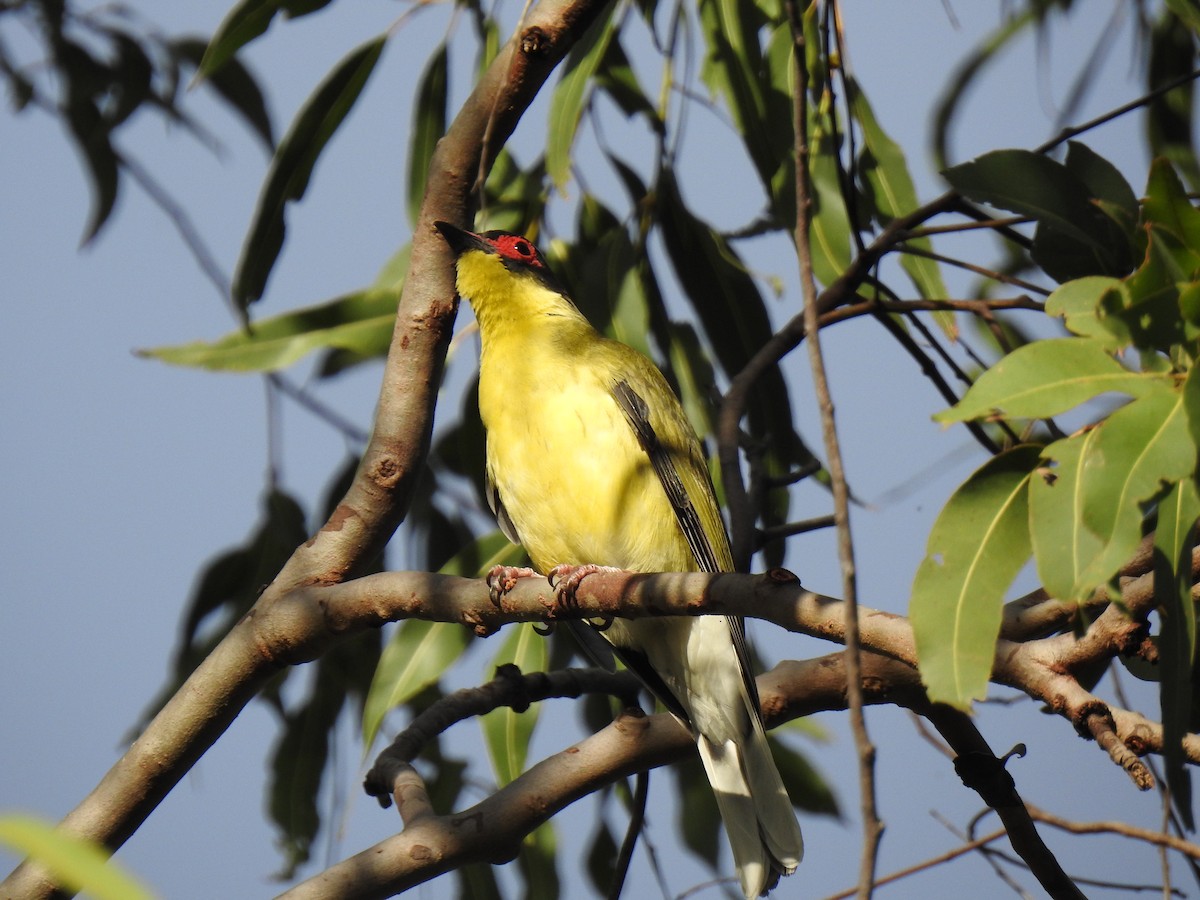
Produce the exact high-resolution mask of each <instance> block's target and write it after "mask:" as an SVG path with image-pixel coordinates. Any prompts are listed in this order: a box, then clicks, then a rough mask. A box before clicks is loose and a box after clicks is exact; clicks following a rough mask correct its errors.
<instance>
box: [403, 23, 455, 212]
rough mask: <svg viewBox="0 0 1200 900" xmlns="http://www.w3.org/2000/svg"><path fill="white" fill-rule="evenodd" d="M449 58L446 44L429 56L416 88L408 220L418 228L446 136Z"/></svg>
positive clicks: (411, 144) (409, 155) (409, 176)
mask: <svg viewBox="0 0 1200 900" xmlns="http://www.w3.org/2000/svg"><path fill="white" fill-rule="evenodd" d="M449 69H450V55H449V51H448V48H447V47H446V43H445V42H444V41H443V42H442V44H441V45H440V46H439V47H438V49H437V50H436V51H435V52H434V54H433V56H432V57H430V59H429V63H428V64H427V65H426V66H425V72H424V73H423V74H422V75H421V81H420V83H419V84H418V85H417V96H416V102H415V103H414V104H413V125H412V140H411V142H410V144H409V149H408V221H409V222H410V223H411V224H412V225H413V227H414V228H415V227H416V224H417V219H418V218H419V216H420V214H421V203H422V202H423V201H424V199H425V179H426V177H427V176H428V174H429V161H430V160H431V159H432V158H433V151H434V148H436V147H437V142H438V141H439V140H441V138H442V135H444V134H445V133H446V91H447V84H448V81H449Z"/></svg>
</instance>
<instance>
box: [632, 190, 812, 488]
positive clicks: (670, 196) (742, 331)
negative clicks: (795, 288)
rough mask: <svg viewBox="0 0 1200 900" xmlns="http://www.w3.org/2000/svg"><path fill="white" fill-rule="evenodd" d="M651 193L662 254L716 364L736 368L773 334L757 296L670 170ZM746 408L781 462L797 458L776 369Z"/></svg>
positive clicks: (741, 268) (784, 387) (758, 386)
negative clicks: (664, 250)
mask: <svg viewBox="0 0 1200 900" xmlns="http://www.w3.org/2000/svg"><path fill="white" fill-rule="evenodd" d="M656 196H657V199H658V200H659V216H660V221H661V222H662V236H663V242H664V244H665V245H666V248H667V255H668V256H669V257H670V259H671V264H672V267H673V268H674V271H675V274H676V275H677V276H678V278H679V280H680V283H681V284H682V285H683V288H684V291H685V292H686V294H687V296H688V299H689V301H690V302H691V303H692V305H693V307H694V308H695V310H696V312H697V314H698V315H699V317H700V321H701V323H702V325H703V328H704V335H705V337H706V338H707V339H708V341H709V342H710V343H711V345H712V347H713V350H714V351H715V353H716V356H717V359H718V361H719V362H720V364H721V368H722V369H723V370H724V371H725V372H726V373H727V374H733V373H737V372H740V371H741V370H742V368H744V367H745V365H746V363H747V362H749V360H750V358H751V357H752V356H753V355H754V354H755V353H757V352H758V350H759V349H760V348H761V347H762V346H763V345H764V344H765V343H766V342H767V340H768V339H769V338H770V336H771V334H772V333H773V330H772V328H771V324H770V319H769V317H768V315H767V310H766V305H765V303H764V302H763V297H762V294H761V292H760V291H759V289H758V286H757V285H756V284H755V282H754V279H753V278H751V277H750V275H749V273H748V272H747V271H746V269H745V267H744V265H743V264H742V262H741V260H740V259H739V257H738V255H737V253H736V252H735V251H734V249H733V248H732V246H730V244H729V242H728V241H726V240H725V239H724V238H722V237H721V236H720V235H719V234H717V232H716V231H714V230H713V229H712V228H711V227H710V226H709V225H707V224H706V223H704V222H702V221H700V220H699V219H698V218H696V217H695V216H694V215H693V214H692V213H691V211H690V210H689V209H688V208H687V206H686V204H685V203H684V202H683V198H682V196H681V195H680V193H679V189H678V185H677V184H676V182H675V180H674V176H673V173H671V172H670V171H669V170H668V171H666V172H664V173H663V174H662V176H661V177H660V179H659V192H658V194H657V195H656ZM748 412H749V419H750V430H751V432H752V433H753V434H756V435H769V436H770V439H771V444H772V447H773V448H774V452H775V453H777V454H779V458H780V459H781V460H788V461H790V460H794V459H797V458H798V457H799V450H798V447H799V438H798V436H797V435H796V434H795V432H794V430H793V429H792V427H791V422H792V412H791V402H790V400H789V398H788V389H787V385H786V383H785V382H784V380H783V376H782V374H781V373H780V371H779V369H778V367H774V366H773V367H771V368H770V369H768V370H767V371H766V372H764V373H763V375H762V376H761V377H760V378H759V380H758V382H757V384H756V385H755V389H754V391H753V392H752V395H751V398H750V403H749V410H748ZM785 468H786V465H785Z"/></svg>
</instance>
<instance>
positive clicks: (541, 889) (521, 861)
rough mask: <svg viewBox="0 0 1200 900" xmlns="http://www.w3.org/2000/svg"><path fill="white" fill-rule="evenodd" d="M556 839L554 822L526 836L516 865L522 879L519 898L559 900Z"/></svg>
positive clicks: (547, 823) (541, 826)
mask: <svg viewBox="0 0 1200 900" xmlns="http://www.w3.org/2000/svg"><path fill="white" fill-rule="evenodd" d="M557 851H558V837H557V835H556V834H555V831H554V822H553V821H550V822H546V823H544V824H542V825H539V826H538V827H537V828H535V829H534V830H533V831H532V832H531V833H530V834H527V835H525V837H524V838H523V839H522V841H521V849H520V852H519V853H518V854H517V865H518V867H519V868H520V870H521V876H522V877H523V878H524V879H525V891H524V893H523V894H522V896H524V897H527V898H529V900H558V896H559V878H558V852H557Z"/></svg>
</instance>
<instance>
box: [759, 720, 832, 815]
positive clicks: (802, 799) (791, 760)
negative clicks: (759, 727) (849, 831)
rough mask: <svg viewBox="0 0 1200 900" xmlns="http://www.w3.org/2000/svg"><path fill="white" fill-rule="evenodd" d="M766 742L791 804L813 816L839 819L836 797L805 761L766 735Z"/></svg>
mask: <svg viewBox="0 0 1200 900" xmlns="http://www.w3.org/2000/svg"><path fill="white" fill-rule="evenodd" d="M767 743H769V744H770V745H771V756H773V757H774V758H775V766H776V768H778V769H779V776H780V777H781V778H782V779H783V784H784V786H785V787H786V788H787V789H788V796H789V797H791V798H792V805H793V806H795V807H796V808H797V809H802V810H804V811H805V812H808V813H813V814H814V815H823V816H833V817H834V818H841V815H842V813H841V810H840V809H839V808H838V802H837V795H836V794H834V792H833V788H832V787H831V786H830V784H829V782H827V781H826V780H825V779H824V778H822V777H821V773H820V772H818V771H817V770H816V768H815V767H814V766H813V764H812V763H811V762H809V761H808V758H807V757H806V756H805V755H804V754H803V753H801V752H800V751H799V750H794V749H792V748H791V747H789V746H788V745H787V744H785V743H784V742H783V741H781V740H777V739H776V738H775V737H774V736H773V735H767Z"/></svg>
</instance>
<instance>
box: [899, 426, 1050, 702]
mask: <svg viewBox="0 0 1200 900" xmlns="http://www.w3.org/2000/svg"><path fill="white" fill-rule="evenodd" d="M1040 456H1041V448H1040V447H1035V446H1030V445H1023V446H1020V447H1014V448H1013V449H1012V450H1009V451H1008V452H1006V453H1003V454H1001V455H1000V456H997V457H995V458H994V459H991V460H989V461H988V462H987V463H985V464H984V465H983V466H982V467H981V468H980V469H978V470H977V471H976V472H975V473H974V474H972V475H971V477H970V478H968V479H967V480H966V482H964V483H963V485H962V486H961V487H959V489H958V490H957V491H955V492H954V495H953V496H952V497H951V498H950V500H949V502H948V503H947V504H946V506H945V508H944V509H943V510H942V511H941V513H940V514H939V515H938V518H937V521H936V522H935V523H934V526H933V530H932V531H931V532H930V534H929V544H928V549H927V552H926V556H925V559H924V560H923V561H922V562H921V565H920V567H919V568H918V569H917V575H916V579H915V580H914V582H913V592H912V601H911V603H910V604H909V617H910V619H911V621H912V628H913V636H914V638H915V640H916V646H917V657H918V659H919V661H920V669H921V680H922V681H923V682H924V683H925V686H926V689H927V690H928V692H929V699H930V700H933V701H935V702H943V703H949V704H950V705H951V706H955V707H957V708H959V709H963V710H967V709H969V708H970V705H971V701H972V700H976V699H982V698H983V697H985V696H986V695H987V683H988V678H989V676H990V675H991V671H992V660H993V657H994V654H995V646H996V636H997V635H998V634H999V631H1000V616H1001V609H1002V607H1003V602H1004V593H1005V591H1007V590H1008V587H1009V585H1011V584H1012V581H1013V579H1014V578H1016V577H1017V573H1018V572H1019V571H1020V570H1021V567H1022V566H1024V565H1025V561H1026V560H1027V559H1028V558H1029V554H1030V550H1031V544H1030V535H1029V504H1028V490H1027V488H1028V485H1029V482H1030V478H1031V477H1036V475H1035V474H1034V470H1035V467H1036V466H1037V464H1038V460H1039V457H1040Z"/></svg>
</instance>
